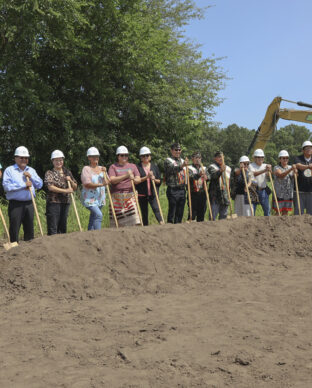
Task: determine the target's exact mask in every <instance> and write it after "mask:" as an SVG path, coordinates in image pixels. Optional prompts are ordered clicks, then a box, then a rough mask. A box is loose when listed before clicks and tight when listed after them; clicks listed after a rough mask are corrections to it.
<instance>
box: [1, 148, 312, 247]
mask: <svg viewBox="0 0 312 388" xmlns="http://www.w3.org/2000/svg"><path fill="white" fill-rule="evenodd" d="M302 150H303V154H302V155H300V156H298V157H296V158H295V161H294V164H293V165H289V164H288V162H289V155H288V152H287V151H285V150H282V151H281V152H280V153H279V163H278V165H277V166H275V167H274V169H273V171H272V166H271V165H269V164H265V163H264V157H265V155H264V152H263V150H261V149H257V150H256V151H255V152H254V155H253V157H254V162H253V163H250V160H249V158H248V157H247V156H242V157H241V158H240V161H239V167H238V168H236V169H234V171H233V172H232V173H231V168H230V167H229V166H226V165H225V163H224V156H223V154H222V152H220V151H219V152H216V153H215V155H214V162H213V163H212V164H211V165H209V167H208V168H207V167H204V166H203V165H202V162H201V155H200V153H199V152H195V153H193V155H192V162H191V163H190V162H189V160H188V158H185V160H183V159H182V158H181V151H182V149H181V146H180V144H178V143H174V144H172V145H171V147H170V153H171V155H170V157H168V158H167V159H166V160H165V163H164V181H165V183H166V185H167V192H166V194H167V198H168V217H167V222H168V223H180V222H182V218H183V213H184V207H185V203H186V201H187V202H188V207H189V216H188V219H189V220H190V218H192V220H196V221H203V220H204V217H205V213H206V210H207V193H208V192H207V191H206V187H207V185H209V195H208V199H209V202H208V203H210V205H211V213H212V214H211V215H210V219H211V218H212V219H213V220H215V219H216V218H218V217H219V219H224V218H226V217H227V213H228V207H229V205H230V200H231V198H230V196H231V197H232V198H233V199H234V200H235V212H236V214H237V215H239V216H251V215H252V211H251V206H250V203H252V206H253V209H254V214H255V211H256V207H257V205H258V204H261V206H262V208H263V212H264V215H265V216H268V215H269V214H270V203H269V195H270V188H269V187H268V186H267V180H268V175H269V174H270V173H272V174H273V175H274V176H275V181H274V187H275V191H276V196H277V202H278V205H279V210H280V211H281V214H283V215H287V214H288V212H289V211H291V210H292V203H293V201H294V205H295V214H299V210H298V201H297V200H296V198H297V197H296V196H294V174H296V176H298V191H299V192H298V194H299V196H298V197H299V200H300V205H301V213H303V212H304V210H306V212H307V213H308V214H312V177H311V175H312V143H311V142H310V141H306V142H304V143H303V145H302ZM139 156H140V163H139V164H137V165H135V164H133V163H129V160H128V158H129V152H128V149H127V148H126V147H125V146H120V147H118V148H117V150H116V162H115V163H114V164H112V165H111V166H110V167H109V170H108V171H106V168H105V167H103V166H100V165H99V158H100V153H99V151H98V149H97V148H96V147H91V148H89V149H88V150H87V158H88V161H89V165H88V166H85V167H84V168H83V170H82V173H81V182H82V186H83V187H82V192H81V202H82V204H83V205H84V206H85V207H86V208H87V209H88V210H89V211H90V218H89V225H88V230H96V229H100V228H101V223H102V217H103V215H102V210H101V209H102V207H103V206H104V205H105V202H106V190H105V186H108V187H109V192H110V194H111V200H112V205H113V209H112V207H111V206H110V225H111V226H115V223H116V222H117V223H118V226H130V225H139V224H140V222H141V221H140V216H141V217H142V222H143V225H148V204H150V205H151V207H152V210H153V212H154V214H155V217H156V219H157V221H158V222H159V223H163V218H162V213H161V209H160V208H159V205H158V204H159V202H158V201H157V199H158V192H159V186H160V185H161V182H162V180H161V175H160V170H159V168H158V166H157V165H156V164H154V163H153V162H152V160H151V159H152V155H151V151H150V149H149V148H148V147H142V148H141V149H140V152H139ZM14 157H15V164H14V165H12V166H10V167H7V168H6V169H5V171H4V174H3V187H4V190H5V192H6V198H7V199H8V201H9V207H8V214H9V221H10V228H9V232H10V240H11V242H15V241H18V235H19V230H20V227H21V225H23V228H24V240H25V241H27V240H31V239H32V238H33V237H34V225H33V219H34V208H33V203H32V198H31V192H32V193H33V196H35V189H41V188H42V186H43V184H44V185H45V187H46V189H47V195H46V218H47V229H48V235H53V234H57V233H66V228H67V217H68V212H69V206H70V202H71V193H73V191H75V190H77V188H78V185H77V181H76V180H75V178H74V177H73V175H72V173H71V171H69V170H68V169H67V168H66V167H65V166H64V159H65V156H64V154H63V152H62V151H59V150H55V151H53V152H52V154H51V161H52V165H53V168H52V169H51V170H49V171H47V172H46V173H45V178H44V182H43V181H42V179H41V178H40V177H39V176H38V174H37V173H36V171H35V170H34V169H33V168H31V167H30V166H28V161H29V157H30V155H29V152H28V150H27V148H26V147H24V146H21V147H18V148H17V149H16V150H15V154H14ZM228 182H231V185H230V186H231V190H229V185H228V184H227V183H228ZM188 183H189V187H188V192H189V195H188V197H187V195H186V187H187V184H188ZM246 183H247V185H246ZM155 190H156V192H155ZM247 191H248V193H249V194H250V198H251V201H252V202H250V203H249V202H248V200H247ZM136 192H137V193H136ZM138 204H139V208H140V209H139V208H138ZM273 209H274V210H277V206H276V203H275V202H274V201H273Z"/></svg>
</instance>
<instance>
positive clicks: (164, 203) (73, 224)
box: [0, 186, 271, 239]
mask: <svg viewBox="0 0 312 388" xmlns="http://www.w3.org/2000/svg"><path fill="white" fill-rule="evenodd" d="M79 196H80V193H78V192H77V193H76V194H75V200H76V206H77V210H78V214H79V217H80V222H81V226H82V229H83V230H87V228H88V222H89V215H90V212H89V211H88V210H87V209H86V208H85V207H84V206H83V205H82V204H81V202H80V200H79ZM270 197H271V196H270ZM159 201H160V205H161V208H162V211H163V215H164V218H165V222H166V220H167V214H168V200H167V197H166V187H165V186H161V187H160V191H159ZM270 203H271V198H270ZM36 204H37V208H38V213H39V217H40V220H41V225H42V229H43V233H44V234H46V233H47V224H46V216H45V207H46V199H45V192H44V191H40V192H39V193H37V197H36ZM232 204H233V209H234V202H233V201H232ZM7 207H8V202H7V201H6V200H5V199H2V202H1V210H2V212H3V215H4V218H5V220H6V222H7V225H8V226H9V221H8V211H7ZM108 208H109V201H108V198H107V202H106V205H105V206H104V207H103V208H102V212H103V222H102V228H108V227H109V212H108ZM187 215H188V207H187V205H185V208H184V215H183V222H185V221H186V220H187ZM256 216H263V211H262V208H261V206H260V205H258V206H257V211H256ZM205 220H207V221H208V211H207V212H206V215H205ZM34 223H35V236H39V235H40V230H39V226H38V223H37V220H36V219H35V221H34ZM149 224H150V225H152V224H157V220H156V218H155V216H154V213H153V211H152V210H151V208H150V207H149ZM22 229H23V227H21V233H20V234H21V239H22V235H23V232H22ZM67 231H68V233H71V232H76V231H79V227H78V223H77V219H76V216H75V212H74V207H73V206H72V205H71V206H70V211H69V216H68V222H67ZM0 236H3V238H6V235H5V231H4V228H3V225H2V222H1V223H0Z"/></svg>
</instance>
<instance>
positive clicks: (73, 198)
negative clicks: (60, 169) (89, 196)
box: [67, 181, 82, 232]
mask: <svg viewBox="0 0 312 388" xmlns="http://www.w3.org/2000/svg"><path fill="white" fill-rule="evenodd" d="M67 184H68V187H69V188H70V189H71V188H72V186H71V183H70V181H67ZM70 197H71V200H72V203H73V206H74V210H75V214H76V218H77V222H78V226H79V230H80V232H82V227H81V223H80V218H79V214H78V211H77V207H76V201H75V197H74V194H73V193H70Z"/></svg>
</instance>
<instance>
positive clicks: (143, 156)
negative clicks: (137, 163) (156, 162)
mask: <svg viewBox="0 0 312 388" xmlns="http://www.w3.org/2000/svg"><path fill="white" fill-rule="evenodd" d="M149 156H151V155H150V154H148V155H141V158H148V157H149Z"/></svg>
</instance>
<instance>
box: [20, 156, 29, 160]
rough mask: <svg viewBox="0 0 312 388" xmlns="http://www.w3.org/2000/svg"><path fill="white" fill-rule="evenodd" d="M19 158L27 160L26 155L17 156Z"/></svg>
mask: <svg viewBox="0 0 312 388" xmlns="http://www.w3.org/2000/svg"><path fill="white" fill-rule="evenodd" d="M19 158H20V159H25V160H28V159H29V158H28V156H19Z"/></svg>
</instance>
